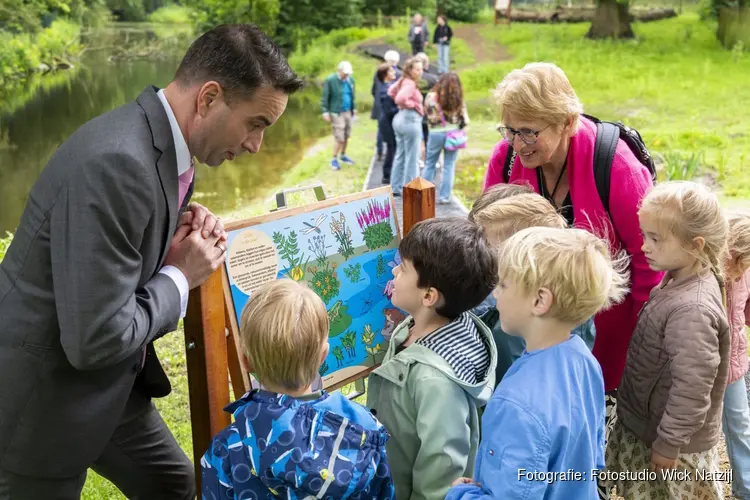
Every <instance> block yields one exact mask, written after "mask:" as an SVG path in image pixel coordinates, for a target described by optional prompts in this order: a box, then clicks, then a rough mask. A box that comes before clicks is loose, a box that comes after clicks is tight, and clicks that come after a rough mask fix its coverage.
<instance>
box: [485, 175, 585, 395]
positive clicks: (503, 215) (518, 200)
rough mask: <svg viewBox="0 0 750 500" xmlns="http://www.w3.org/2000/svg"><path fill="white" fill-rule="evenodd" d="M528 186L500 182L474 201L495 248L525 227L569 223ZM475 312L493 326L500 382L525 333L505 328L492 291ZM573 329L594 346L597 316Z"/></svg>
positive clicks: (516, 354) (558, 225)
mask: <svg viewBox="0 0 750 500" xmlns="http://www.w3.org/2000/svg"><path fill="white" fill-rule="evenodd" d="M527 189H528V188H526V187H525V186H523V185H517V184H500V185H497V186H494V187H492V188H490V190H488V191H487V192H485V193H484V194H483V195H482V196H481V197H480V198H479V199H477V201H476V202H475V203H474V207H472V210H474V213H473V214H471V216H472V218H473V220H474V221H475V222H476V223H477V224H479V225H480V226H481V227H482V228H483V229H484V232H485V234H486V235H487V239H488V240H489V241H490V243H491V244H492V245H493V246H494V247H495V248H498V247H499V246H500V245H501V244H502V242H503V241H505V240H506V239H508V238H509V237H511V236H512V235H514V234H515V233H517V232H519V231H521V230H522V229H526V228H529V227H549V228H558V229H560V228H565V227H567V225H568V224H567V222H566V221H565V219H564V218H563V217H562V215H560V213H559V212H558V211H557V210H555V207H553V206H552V204H551V203H550V202H549V201H547V200H546V199H544V198H543V197H541V196H539V195H538V194H536V193H534V192H533V191H527ZM488 199H489V200H491V201H490V202H489V203H488V202H487V201H486V200H488ZM474 313H475V314H477V315H479V316H480V317H481V319H482V321H483V322H484V323H485V324H486V325H487V326H488V327H490V328H491V329H492V336H493V337H494V339H495V345H496V346H497V368H496V369H495V384H499V383H500V381H501V380H502V379H503V376H505V373H506V372H507V371H508V368H510V365H511V364H513V362H514V361H515V360H517V359H518V358H519V357H520V356H521V353H523V350H524V349H525V347H526V345H525V343H524V340H523V338H522V337H518V336H515V335H508V334H507V333H505V332H504V331H503V329H502V327H501V322H500V317H499V313H498V310H497V308H496V307H495V299H494V297H493V296H492V294H490V296H489V297H487V299H485V301H484V302H482V304H480V305H479V306H477V307H476V308H475V310H474ZM572 333H574V334H576V335H578V336H580V337H581V338H582V339H583V341H584V342H585V343H586V346H587V347H588V348H589V349H593V347H594V339H595V337H596V328H595V326H594V319H593V318H589V319H587V320H586V321H584V322H583V323H582V324H580V325H577V326H576V327H575V328H574V329H573V332H572Z"/></svg>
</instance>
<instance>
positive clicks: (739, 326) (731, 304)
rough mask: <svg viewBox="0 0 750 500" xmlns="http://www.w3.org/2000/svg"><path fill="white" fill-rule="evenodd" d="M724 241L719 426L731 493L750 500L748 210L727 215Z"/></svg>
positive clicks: (749, 224)
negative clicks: (725, 355)
mask: <svg viewBox="0 0 750 500" xmlns="http://www.w3.org/2000/svg"><path fill="white" fill-rule="evenodd" d="M728 240H729V245H728V246H729V256H728V260H727V265H726V266H725V271H726V280H727V319H728V320H729V328H730V330H731V332H732V336H731V350H730V356H729V378H728V379H727V390H726V392H725V393H724V413H723V417H722V427H723V429H724V436H725V438H726V442H727V454H728V455H729V465H730V467H731V469H732V472H733V474H732V495H734V496H735V497H736V498H738V499H740V500H750V409H748V400H747V387H746V385H745V379H744V377H745V374H746V373H747V368H748V358H747V330H745V326H750V213H734V214H731V215H730V216H729V238H728Z"/></svg>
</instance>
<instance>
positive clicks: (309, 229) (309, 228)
mask: <svg viewBox="0 0 750 500" xmlns="http://www.w3.org/2000/svg"><path fill="white" fill-rule="evenodd" d="M326 217H328V215H326V214H322V215H320V216H319V217H318V218H317V219H315V225H312V224H310V223H308V222H302V224H304V225H306V226H307V229H303V230H302V234H310V233H312V232H313V231H315V232H316V233H318V234H320V225H321V224H323V221H324V220H326Z"/></svg>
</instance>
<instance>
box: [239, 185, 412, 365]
mask: <svg viewBox="0 0 750 500" xmlns="http://www.w3.org/2000/svg"><path fill="white" fill-rule="evenodd" d="M386 205H387V208H386ZM387 226H390V234H391V235H392V236H391V237H390V239H389V231H388V228H387ZM247 229H252V230H254V231H261V232H263V233H265V234H266V235H268V236H269V237H271V238H273V242H274V245H275V249H276V252H277V256H278V260H279V270H278V273H277V275H276V277H277V279H278V278H291V279H296V280H297V281H300V282H303V283H305V284H306V285H307V286H309V287H310V288H311V289H312V290H314V291H315V292H316V293H317V294H318V296H320V297H321V299H322V300H323V302H324V303H325V305H326V309H327V310H328V314H329V320H330V336H329V343H330V350H329V355H328V357H327V358H326V359H325V361H324V363H323V364H322V366H321V370H320V373H321V375H322V376H323V377H326V376H327V375H330V374H332V373H334V372H336V371H337V370H340V369H343V368H347V367H353V366H372V365H373V364H375V363H378V362H380V360H381V359H382V356H383V355H384V354H385V350H386V349H387V344H388V339H389V338H390V333H391V332H392V330H393V328H394V326H395V324H397V323H398V322H399V321H400V320H401V319H403V317H404V314H403V312H401V311H399V310H398V309H396V308H394V306H393V304H392V303H391V301H390V298H389V296H388V294H387V293H386V290H387V289H388V284H389V281H390V280H392V279H393V274H392V271H393V267H394V266H396V265H397V263H398V256H397V252H398V251H397V246H398V238H397V236H396V235H397V230H396V222H395V218H394V216H393V213H392V212H391V211H390V198H389V197H388V196H383V197H377V198H370V199H365V200H359V201H357V202H350V203H346V204H343V205H339V206H336V207H332V208H329V209H323V210H319V211H312V212H309V213H305V214H300V215H299V216H292V217H289V218H286V219H282V220H278V221H272V222H267V223H263V224H259V225H255V226H252V227H251V228H247ZM242 231H243V230H242V229H240V230H236V231H233V232H230V234H229V245H230V248H231V245H232V241H233V240H234V238H235V237H236V236H237V235H238V234H239V233H241V232H242ZM371 247H375V248H371ZM230 288H231V293H232V298H233V302H234V307H235V313H236V317H237V321H238V323H239V321H240V317H241V315H242V309H243V308H244V306H245V304H246V303H247V301H248V300H249V296H248V295H247V294H245V293H244V292H243V291H241V290H240V289H239V288H238V287H237V286H236V285H235V284H234V281H233V280H232V278H231V273H230ZM368 351H369V352H368Z"/></svg>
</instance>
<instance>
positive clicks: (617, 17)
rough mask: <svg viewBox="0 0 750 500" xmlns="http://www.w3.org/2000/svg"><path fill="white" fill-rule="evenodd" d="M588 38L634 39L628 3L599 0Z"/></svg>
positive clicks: (614, 0)
mask: <svg viewBox="0 0 750 500" xmlns="http://www.w3.org/2000/svg"><path fill="white" fill-rule="evenodd" d="M586 37H588V38H594V39H598V38H634V37H635V35H634V34H633V30H632V29H630V13H629V12H628V4H627V2H619V1H618V0H598V1H597V4H596V12H595V13H594V20H593V21H592V22H591V28H589V32H588V33H587V34H586Z"/></svg>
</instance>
